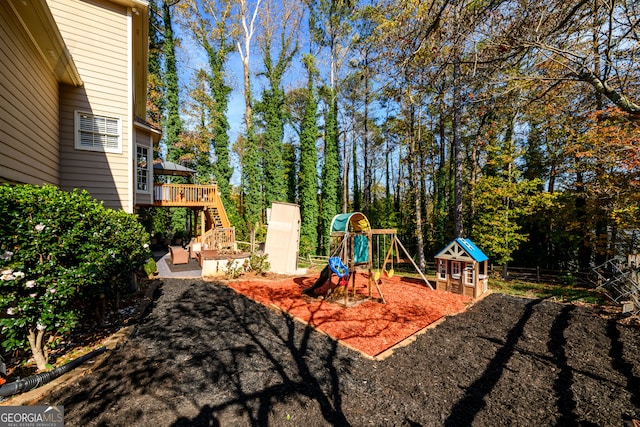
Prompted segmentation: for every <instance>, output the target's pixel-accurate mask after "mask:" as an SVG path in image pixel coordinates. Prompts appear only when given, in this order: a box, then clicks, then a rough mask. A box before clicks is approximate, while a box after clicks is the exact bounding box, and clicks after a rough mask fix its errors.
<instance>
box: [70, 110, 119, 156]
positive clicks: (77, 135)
mask: <svg viewBox="0 0 640 427" xmlns="http://www.w3.org/2000/svg"><path fill="white" fill-rule="evenodd" d="M83 116H85V118H87V119H93V120H94V125H97V126H94V128H93V129H89V128H88V127H86V126H85V127H84V128H83V127H82V120H81V119H82V118H83ZM96 122H97V123H96ZM83 135H84V136H89V137H92V138H91V139H93V140H94V142H93V143H92V144H86V143H84V144H83V139H82V136H83ZM101 137H104V138H105V139H106V138H110V139H111V140H113V138H115V141H116V142H115V144H113V143H112V144H111V146H109V145H108V144H109V143H108V142H104V143H101V142H100V140H99V139H100V138H101ZM74 147H75V149H76V150H85V151H98V152H103V153H117V154H122V119H121V118H120V117H113V116H107V115H99V114H93V113H90V112H88V111H81V110H76V111H75V114H74Z"/></svg>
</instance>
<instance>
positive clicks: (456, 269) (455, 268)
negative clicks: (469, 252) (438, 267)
mask: <svg viewBox="0 0 640 427" xmlns="http://www.w3.org/2000/svg"><path fill="white" fill-rule="evenodd" d="M451 277H453V278H454V279H459V278H460V261H451Z"/></svg>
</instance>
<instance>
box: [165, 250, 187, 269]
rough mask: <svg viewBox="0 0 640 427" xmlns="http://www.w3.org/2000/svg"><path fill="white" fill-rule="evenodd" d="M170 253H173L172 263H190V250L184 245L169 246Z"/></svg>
mask: <svg viewBox="0 0 640 427" xmlns="http://www.w3.org/2000/svg"><path fill="white" fill-rule="evenodd" d="M169 253H170V254H171V264H173V265H177V264H188V263H189V251H188V250H186V249H185V248H183V247H182V246H169Z"/></svg>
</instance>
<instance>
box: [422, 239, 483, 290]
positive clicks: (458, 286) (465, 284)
mask: <svg viewBox="0 0 640 427" xmlns="http://www.w3.org/2000/svg"><path fill="white" fill-rule="evenodd" d="M435 260H436V270H437V271H436V289H438V290H443V291H449V292H453V293H455V294H462V295H466V296H469V297H471V298H478V297H479V296H480V295H482V294H484V293H485V292H487V290H488V280H489V279H488V277H489V276H488V262H489V261H488V260H489V258H488V257H487V256H486V255H485V254H484V253H483V252H482V251H481V250H480V249H479V248H478V247H477V246H476V245H475V244H474V243H473V242H472V241H471V240H469V239H464V238H461V237H459V238H457V239H455V240H453V241H452V242H451V243H449V244H448V245H447V246H446V247H445V248H444V249H443V250H441V251H440V252H439V253H438V254H437V255H436V256H435Z"/></svg>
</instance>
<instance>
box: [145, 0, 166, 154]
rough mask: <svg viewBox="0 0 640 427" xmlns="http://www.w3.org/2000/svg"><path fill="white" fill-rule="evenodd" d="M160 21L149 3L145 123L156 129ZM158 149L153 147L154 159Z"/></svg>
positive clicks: (160, 102) (160, 105) (160, 110)
mask: <svg viewBox="0 0 640 427" xmlns="http://www.w3.org/2000/svg"><path fill="white" fill-rule="evenodd" d="M162 31H163V30H162V20H161V19H160V14H159V11H158V5H157V3H156V1H155V0H151V1H150V2H149V65H148V78H147V118H146V119H147V121H148V122H149V123H150V124H151V125H152V126H155V127H157V128H161V127H162V122H163V119H162V118H163V116H164V111H165V107H166V105H165V100H164V93H165V85H164V82H163V74H162V58H163V46H162V42H163V40H162ZM159 149H160V147H158V146H154V147H153V152H154V158H157V157H158V155H159Z"/></svg>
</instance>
